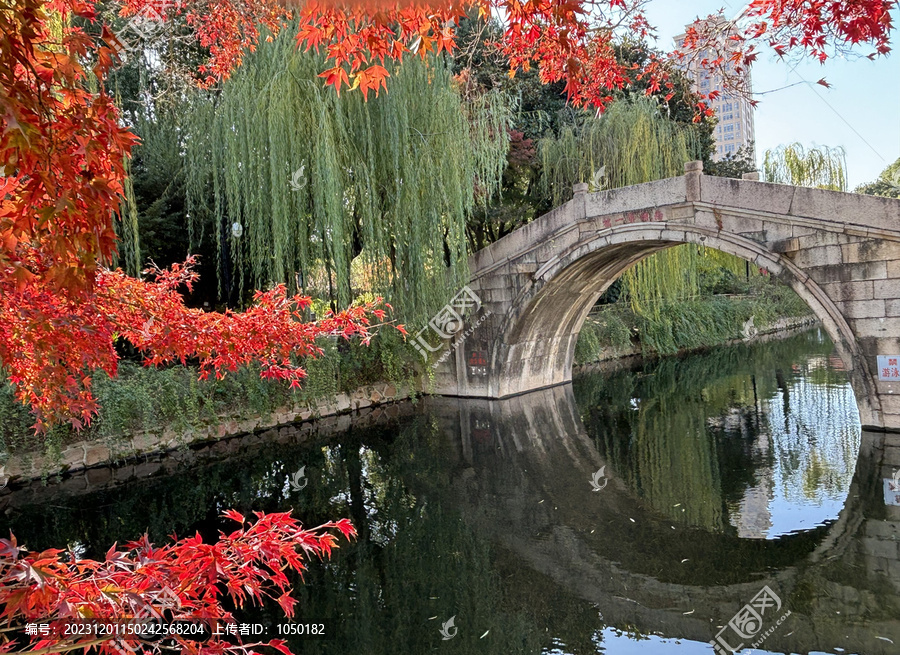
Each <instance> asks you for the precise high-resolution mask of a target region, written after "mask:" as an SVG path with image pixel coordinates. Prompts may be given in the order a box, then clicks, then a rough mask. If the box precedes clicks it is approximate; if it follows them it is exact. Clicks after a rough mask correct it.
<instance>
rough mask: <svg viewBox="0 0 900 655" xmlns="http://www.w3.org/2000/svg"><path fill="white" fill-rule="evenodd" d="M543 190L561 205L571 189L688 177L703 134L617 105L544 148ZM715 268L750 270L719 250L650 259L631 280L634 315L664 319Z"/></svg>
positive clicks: (638, 104)
mask: <svg viewBox="0 0 900 655" xmlns="http://www.w3.org/2000/svg"><path fill="white" fill-rule="evenodd" d="M538 145H539V148H540V155H541V159H542V163H543V179H542V184H543V188H544V192H545V193H547V194H549V195H551V196H552V198H553V200H554V203H556V204H559V203H560V202H564V201H566V200H568V199H569V198H571V193H572V185H573V184H575V183H576V182H587V183H588V184H589V187H591V190H592V191H600V190H602V189H611V188H617V187H623V186H630V185H633V184H642V183H644V182H652V181H653V180H659V179H663V178H667V177H675V176H678V175H683V174H684V163H685V162H687V161H691V160H695V159H701V158H702V153H701V152H700V147H701V146H700V142H699V139H698V134H697V131H696V129H694V128H693V127H691V126H687V125H684V124H679V123H676V122H674V121H672V120H669V119H667V118H666V117H664V116H663V115H662V114H661V113H660V111H659V107H658V105H657V104H656V103H655V102H653V101H651V100H647V99H638V100H636V101H620V102H616V103H614V104H613V105H612V106H611V107H610V108H609V110H608V111H607V112H606V113H605V114H603V115H602V116H601V117H599V118H587V119H585V120H584V121H583V122H582V123H581V124H579V125H576V126H574V127H566V128H564V129H563V130H562V131H561V132H560V135H559V137H558V138H555V137H548V138H544V139H541V141H540V142H539V144H538ZM710 263H713V264H714V265H716V266H723V267H725V268H728V269H729V270H734V271H736V272H737V271H738V270H740V271H743V267H744V264H743V261H742V260H740V259H738V258H736V257H733V256H731V255H726V254H725V253H721V252H718V251H715V250H712V249H707V248H697V247H696V246H692V245H691V246H687V245H685V246H676V247H673V248H669V249H667V250H664V251H662V252H660V253H657V254H655V255H651V256H650V257H647V258H645V259H643V260H641V261H640V262H638V263H637V264H635V265H634V266H633V267H631V268H630V269H629V270H628V271H626V272H625V274H624V281H625V285H626V289H627V292H628V298H629V300H630V301H631V305H632V308H633V310H634V311H635V312H636V313H638V314H641V315H644V316H653V317H656V318H659V311H660V310H659V308H660V305H661V304H662V303H665V302H672V301H675V300H679V299H684V298H691V297H695V296H697V295H698V294H699V273H700V270H701V267H702V266H704V265H706V266H708V265H709V264H710Z"/></svg>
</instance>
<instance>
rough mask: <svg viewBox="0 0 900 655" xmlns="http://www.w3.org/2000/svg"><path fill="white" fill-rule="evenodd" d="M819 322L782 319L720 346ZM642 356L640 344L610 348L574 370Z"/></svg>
mask: <svg viewBox="0 0 900 655" xmlns="http://www.w3.org/2000/svg"><path fill="white" fill-rule="evenodd" d="M819 322H820V321H819V319H818V318H816V317H815V316H814V315H813V314H809V315H807V316H791V317H787V318H780V319H778V320H777V321H775V322H774V323H770V324H767V325H763V326H760V327H758V328H757V329H756V331H755V332H753V333H752V336H751V335H750V334H748V335H746V336H745V337H744V338H742V339H732V340H731V341H726V342H725V343H722V344H718V345H721V346H731V345H734V344H737V343H750V342H759V341H765V340H767V339H769V338H775V339H777V338H779V337H782V336H785V335H784V333H785V332H795V331H803V330H806V329H808V328H810V327H812V326H813V325H816V324H817V323H819ZM706 349H707V348H705V347H704V348H700V349H699V350H706ZM681 352H691V351H681ZM641 356H642V352H641V346H640V344H639V343H638V344H635V345H634V346H632V348H630V349H628V350H614V349H612V348H609V349H607V350H606V351H605V352H603V353H601V354H600V357H598V358H597V359H596V360H595V361H592V362H585V363H584V364H582V365H581V366H576V367H574V370H576V371H577V373H578V374H579V375H581V374H584V373H595V372H604V371H607V370H610V369H611V368H615V362H618V361H619V360H623V359H636V358H640V357H641Z"/></svg>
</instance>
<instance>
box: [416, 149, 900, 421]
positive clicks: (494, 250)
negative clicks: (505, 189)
mask: <svg viewBox="0 0 900 655" xmlns="http://www.w3.org/2000/svg"><path fill="white" fill-rule="evenodd" d="M574 191H575V193H574V197H573V199H572V200H570V201H569V202H568V203H566V204H565V205H562V206H560V207H558V208H557V209H555V210H553V211H551V212H549V213H548V214H545V215H544V216H542V217H541V218H539V219H537V220H535V221H533V222H532V223H529V224H528V225H525V226H524V227H522V228H520V229H518V230H516V231H515V232H513V233H512V234H509V235H507V236H506V237H504V238H503V239H500V240H499V241H497V242H496V243H493V244H492V245H490V246H489V247H487V248H485V249H483V250H480V251H479V252H477V253H475V254H474V255H473V256H472V257H471V258H470V260H469V266H470V271H471V282H470V283H469V287H468V289H466V290H464V291H463V292H462V293H461V295H460V296H458V297H457V299H455V301H454V302H452V303H451V305H450V306H449V307H450V308H452V307H453V306H454V305H455V306H456V308H457V309H459V310H460V311H459V312H458V313H460V314H462V313H463V312H462V310H461V309H460V308H462V307H466V306H467V307H468V310H469V311H468V314H466V315H465V316H464V318H463V320H462V321H461V322H460V321H456V323H455V325H453V328H457V329H458V330H457V331H456V332H455V334H453V335H451V334H450V332H451V330H448V329H447V327H446V326H447V325H450V324H453V323H454V322H453V320H452V319H451V320H449V322H448V321H447V320H446V319H444V320H443V322H442V320H441V318H440V317H436V319H435V321H432V323H431V327H430V328H427V330H430V335H429V334H428V333H426V334H424V335H423V334H421V333H420V335H419V336H418V339H417V341H418V343H420V344H422V345H426V343H427V344H428V348H429V349H430V350H432V351H436V350H437V349H438V348H437V346H436V345H435V344H436V341H435V340H436V339H440V338H442V337H443V338H445V341H444V342H443V345H446V343H447V342H448V341H449V342H450V343H451V344H452V347H451V348H450V349H449V351H446V352H445V354H444V357H443V358H442V359H440V360H439V362H440V363H439V364H438V365H437V366H436V367H435V376H434V391H435V392H436V393H438V394H442V395H450V396H463V397H480V398H505V397H509V396H514V395H517V394H521V393H525V392H528V391H532V390H535V389H541V388H545V387H550V386H554V385H557V384H562V383H565V382H568V381H570V380H571V377H572V361H573V355H574V350H575V342H576V340H577V338H578V333H579V331H580V330H581V326H582V323H583V322H584V320H585V317H586V316H587V314H588V312H589V310H590V309H591V307H593V305H594V304H595V303H596V301H597V299H598V298H599V297H600V295H601V294H602V293H603V292H604V291H605V290H606V288H607V287H608V286H609V285H610V284H612V282H614V281H615V280H616V279H617V278H618V277H619V276H620V275H621V274H622V273H623V272H625V270H626V269H627V268H628V267H630V266H632V265H633V264H634V263H636V262H637V261H639V260H640V259H642V258H644V257H646V256H648V255H650V254H652V253H654V252H657V251H660V250H663V249H665V248H668V247H671V246H674V245H678V244H682V243H696V244H702V245H705V246H708V247H711V248H715V249H718V250H721V251H724V252H727V253H731V254H733V255H737V256H739V257H742V258H744V259H746V260H748V261H750V262H752V263H753V264H755V265H757V266H759V267H760V268H765V269H767V270H768V271H769V272H770V273H772V274H773V275H776V276H778V277H779V278H780V279H781V280H783V281H784V282H786V283H787V284H788V285H790V286H791V287H792V288H793V289H794V291H796V292H797V293H798V294H799V295H800V297H801V298H803V299H804V300H805V301H806V303H807V304H808V305H809V306H810V308H811V309H812V311H813V312H814V313H815V314H816V315H817V316H818V317H819V319H821V321H822V324H823V326H824V328H825V330H826V331H827V332H828V334H829V335H830V336H831V338H832V340H833V341H834V343H835V344H836V347H837V349H838V352H839V354H840V356H841V358H842V359H843V361H844V363H845V366H846V368H847V370H848V373H849V375H850V380H851V383H852V385H853V388H854V391H855V394H856V397H857V400H858V403H859V409H860V418H861V421H862V423H863V425H864V426H866V427H867V428H874V429H889V430H900V377H898V378H896V379H893V380H892V379H891V373H892V369H891V367H890V366H889V365H893V373H894V375H896V370H897V367H896V365H897V364H898V362H897V361H891V360H893V359H894V357H892V356H900V201H898V200H891V199H885V198H878V197H873V196H864V195H859V194H852V193H839V192H834V191H823V190H819V189H809V188H801V187H793V186H787V185H780V184H768V183H762V182H758V181H755V180H752V179H744V180H736V179H729V178H720V177H711V176H707V175H703V170H702V164H701V162H688V163H687V164H685V174H684V176H683V177H676V178H670V179H666V180H659V181H657V182H649V183H647V184H640V185H636V186H631V187H625V188H621V189H614V190H610V191H604V192H600V193H588V192H587V185H585V184H578V185H575V188H574ZM450 314H453V312H452V311H451V312H450ZM435 326H437V328H435ZM442 326H443V327H442ZM441 330H443V332H441ZM435 332H437V334H435ZM448 337H449V338H448ZM438 343H440V342H438ZM423 352H424V349H423Z"/></svg>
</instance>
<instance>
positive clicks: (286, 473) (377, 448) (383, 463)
mask: <svg viewBox="0 0 900 655" xmlns="http://www.w3.org/2000/svg"><path fill="white" fill-rule="evenodd" d="M448 448H449V445H448V444H447V442H446V440H445V439H444V438H443V435H441V434H440V433H439V431H438V430H437V428H436V426H435V425H434V424H432V423H430V422H429V421H427V420H425V419H420V420H416V421H414V422H412V423H411V424H410V425H409V426H407V427H406V428H404V429H401V430H400V431H399V435H398V436H397V437H396V439H393V440H392V439H388V438H385V436H384V435H383V434H379V433H377V432H374V431H369V432H365V433H361V434H357V435H354V434H349V435H345V438H344V440H343V442H342V443H341V444H340V445H334V446H324V447H322V446H320V447H314V448H309V447H298V446H293V447H291V446H285V445H278V444H261V445H257V446H252V447H249V448H248V449H247V450H246V451H245V452H244V453H240V454H236V455H233V456H232V457H230V458H228V459H227V460H224V461H219V462H214V463H207V464H206V465H203V466H195V467H191V468H186V467H185V468H180V469H178V470H176V471H174V472H173V473H172V474H170V475H167V476H165V477H159V478H149V479H146V480H143V481H141V482H139V483H136V484H131V485H128V486H126V487H124V488H121V489H117V490H115V491H111V492H105V493H103V492H101V493H93V494H90V495H86V496H83V497H79V498H76V499H67V500H61V501H56V500H54V501H53V502H52V503H51V505H52V509H51V508H48V507H47V506H46V505H44V506H41V507H24V508H22V509H20V510H16V511H15V512H13V513H12V514H11V516H9V517H8V518H7V519H6V521H4V525H3V526H2V527H0V529H3V530H4V531H6V530H10V529H11V530H12V531H13V532H14V533H15V534H16V535H17V537H18V538H19V540H20V542H21V543H25V544H27V545H28V547H30V548H44V547H50V546H59V545H65V544H67V543H68V544H78V545H83V546H84V547H85V548H86V554H87V555H89V556H98V555H99V556H102V553H103V552H104V551H105V549H106V548H107V547H108V546H109V545H110V544H111V543H113V542H114V541H119V542H122V541H126V540H129V539H133V538H135V537H137V536H138V535H140V534H141V533H142V532H143V531H144V530H145V529H146V528H148V527H149V532H150V535H151V538H152V539H153V540H154V541H157V542H160V541H164V540H165V539H166V536H167V535H169V534H172V533H178V534H179V535H185V534H190V533H193V532H194V531H199V532H200V534H201V535H203V536H204V537H205V538H207V539H212V538H214V537H215V535H216V534H217V531H218V530H219V529H223V528H224V527H225V524H224V523H223V522H222V521H221V520H220V519H219V513H220V512H221V511H222V510H224V509H226V508H228V507H234V508H236V509H238V510H239V511H240V512H242V513H244V514H248V513H249V512H251V511H254V510H258V511H267V512H272V511H285V510H287V509H294V510H295V514H296V515H298V516H300V517H301V518H302V519H303V522H304V524H306V525H314V524H317V523H318V522H321V521H324V520H326V519H328V518H336V517H342V516H348V517H351V518H352V520H353V521H354V523H355V524H356V526H357V528H358V529H359V533H360V539H359V540H357V541H356V542H354V543H351V544H345V543H342V544H341V547H340V549H339V550H338V551H336V552H335V554H334V557H333V558H332V559H331V560H330V561H328V562H322V563H319V562H313V563H312V564H311V567H310V569H309V570H308V571H307V573H306V575H305V581H304V582H303V583H302V584H301V582H300V581H299V580H295V582H296V583H297V584H298V585H299V586H298V587H297V589H296V591H297V597H298V600H299V604H298V617H299V618H302V619H326V618H327V619H329V620H330V621H331V623H332V625H334V626H335V627H336V628H337V632H338V635H339V636H338V638H337V639H335V640H331V641H321V642H315V641H303V642H299V641H298V642H296V643H292V644H291V645H292V647H294V649H295V652H304V653H306V652H309V653H327V654H331V653H335V654H337V653H350V652H360V653H367V654H371V655H379V654H382V653H383V654H384V655H388V654H390V655H393V654H394V653H398V652H401V653H422V652H428V651H431V650H432V649H434V648H435V647H436V646H437V645H438V644H440V646H441V648H442V649H444V650H446V651H447V652H448V653H474V652H476V651H477V652H479V653H497V655H501V654H502V655H506V654H515V653H533V652H540V649H541V646H542V643H541V640H542V639H546V636H545V635H542V634H540V633H539V632H538V630H537V629H536V623H541V622H542V621H544V620H549V618H550V617H549V613H548V614H547V615H544V616H535V615H534V614H533V613H532V612H531V609H530V608H529V607H528V605H527V604H524V603H522V602H521V599H520V598H519V596H525V595H527V590H526V587H528V589H532V591H533V585H534V584H535V583H534V578H533V576H523V575H517V577H516V579H517V580H518V583H519V584H520V585H522V587H521V589H516V588H514V589H513V591H512V592H511V593H508V594H507V595H504V593H502V592H501V582H500V573H499V572H498V568H497V566H498V565H497V561H498V559H499V560H500V561H501V562H503V564H502V566H503V567H504V571H505V572H504V575H503V577H504V579H506V578H507V576H508V575H511V573H510V571H509V569H510V568H514V567H516V566H517V564H516V563H515V562H513V563H510V562H508V561H506V560H508V557H506V556H505V555H503V553H497V552H495V551H494V549H493V548H492V547H490V546H489V544H488V543H487V541H486V540H485V538H483V537H481V536H479V535H477V534H476V533H475V532H473V531H472V530H471V529H469V528H467V527H466V525H465V524H464V523H463V522H462V521H461V518H460V516H459V514H458V513H456V512H455V510H454V509H453V508H452V507H449V508H448V506H445V505H444V504H442V502H441V501H442V497H443V494H444V492H446V490H447V489H448V486H449V485H450V482H451V479H452V471H451V470H449V467H448V466H447V462H448V461H452V460H453V459H454V457H452V456H451V453H450V452H449V451H448V450H447V449H448ZM301 466H305V476H306V480H307V481H308V483H307V485H306V486H305V487H304V488H303V489H302V491H300V492H297V491H291V489H290V487H289V485H288V479H289V477H290V475H291V473H292V472H294V471H296V470H298V469H299V468H300V467H301ZM411 482H412V483H413V484H414V485H415V486H418V487H420V488H421V489H423V491H421V492H420V490H419V489H413V488H411V487H410V486H409V483H411ZM518 566H520V564H518ZM544 584H552V583H549V581H544ZM529 585H531V586H530V587H529ZM506 588H507V589H508V588H509V587H508V586H507V587H506ZM554 593H558V590H556V589H554ZM562 596H563V594H560V597H562ZM556 609H558V608H556ZM588 610H589V608H585V607H584V606H583V604H581V603H578V602H576V601H575V600H574V599H573V600H572V603H571V611H570V612H564V613H560V614H556V613H554V615H553V616H552V618H553V621H554V624H553V625H554V630H557V629H559V628H561V629H564V630H565V633H566V634H567V636H568V637H569V638H570V639H571V640H572V643H576V644H581V647H580V648H579V649H576V650H573V651H572V652H578V653H581V652H594V651H593V650H592V649H590V648H589V646H590V644H591V638H592V635H593V630H594V629H595V628H596V625H595V624H592V623H589V622H588V621H587V619H588V616H587V615H585V612H587V614H588V615H590V616H592V617H593V616H595V615H594V614H593V612H589V611H588ZM454 615H455V616H456V621H455V623H456V626H457V627H458V629H459V632H458V634H457V636H456V637H455V638H453V639H452V640H449V641H447V642H443V643H442V641H441V636H440V634H439V632H438V631H439V628H440V626H441V623H442V622H443V621H446V620H447V619H449V618H450V617H451V616H454ZM241 616H244V617H245V618H246V619H248V620H254V621H261V622H263V623H266V624H268V625H270V626H273V625H275V624H277V623H279V622H284V618H283V614H282V613H281V611H280V610H279V609H278V608H277V606H265V607H263V608H257V609H255V610H249V611H246V612H243V613H242V614H241ZM434 617H437V618H434ZM488 630H489V631H490V632H489V635H488V637H486V638H485V639H483V640H482V639H480V637H481V635H482V634H484V633H485V632H486V631H488ZM288 641H290V639H288ZM544 645H545V644H544Z"/></svg>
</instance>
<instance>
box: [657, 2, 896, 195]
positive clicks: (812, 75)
mask: <svg viewBox="0 0 900 655" xmlns="http://www.w3.org/2000/svg"><path fill="white" fill-rule="evenodd" d="M742 7H743V3H741V2H740V1H739V0H728V1H727V2H726V1H725V0H693V1H691V2H685V0H653V1H652V2H650V3H649V4H648V6H647V15H648V17H649V19H650V22H651V23H652V24H653V25H654V26H655V27H656V28H657V32H658V41H657V43H656V46H657V47H658V48H660V49H662V50H665V51H670V50H671V49H672V47H673V43H672V38H673V37H674V36H675V35H677V34H680V33H681V32H683V31H684V26H685V25H686V24H687V23H690V22H692V21H693V20H694V19H695V18H696V17H697V16H698V15H700V16H705V15H708V14H710V13H714V12H716V11H718V10H719V9H724V10H725V16H726V17H727V18H732V17H734V16H735V15H736V14H737V13H738V12H739V11H740V9H741V8H742ZM894 25H895V27H900V15H898V14H897V12H896V10H895V13H894ZM893 42H894V47H895V49H897V52H895V53H891V54H890V55H889V56H887V57H879V58H878V59H877V60H875V61H870V60H869V59H866V58H865V57H860V58H858V59H855V60H846V59H836V58H831V59H829V60H828V61H826V62H825V64H824V65H820V64H818V63H816V62H812V61H803V62H801V63H800V64H799V65H797V67H796V69H795V70H792V69H793V66H792V65H791V64H788V63H787V62H783V61H780V60H779V59H778V58H777V57H776V56H775V55H774V54H770V51H767V50H763V52H762V53H761V55H760V58H759V59H758V60H757V61H756V63H755V64H754V65H753V69H752V75H753V91H754V93H757V94H759V93H760V92H765V91H769V90H772V89H779V88H781V87H785V86H788V85H791V84H794V83H796V82H801V80H807V81H808V82H810V83H811V84H805V83H800V84H798V85H796V86H792V87H790V88H787V89H784V90H781V91H774V92H772V93H766V94H764V95H760V96H758V97H757V100H759V101H760V104H759V106H758V107H757V109H756V116H755V126H756V147H757V157H758V158H759V159H760V160H761V158H762V153H763V152H765V150H766V149H768V148H774V147H777V146H779V145H781V144H783V143H790V142H793V141H799V142H800V143H802V144H803V145H804V146H812V145H827V146H843V147H844V149H845V150H846V151H847V174H848V178H849V186H850V189H851V190H852V189H853V188H855V187H856V186H857V185H859V184H863V183H865V182H870V181H872V180H874V179H875V178H876V177H878V174H879V173H880V172H881V171H882V170H883V169H884V168H885V167H886V166H888V165H889V164H891V163H893V162H894V161H895V160H896V159H897V158H898V157H900V32H898V31H895V35H894V38H893ZM870 51H871V49H869V48H865V49H861V50H860V53H861V54H862V55H865V54H868V53H869V52H870ZM822 77H825V78H826V79H827V80H828V82H829V83H830V84H831V85H832V87H831V88H830V89H826V88H825V87H823V86H820V85H818V84H815V82H816V81H817V80H818V79H820V78H822ZM817 94H818V95H817Z"/></svg>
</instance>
